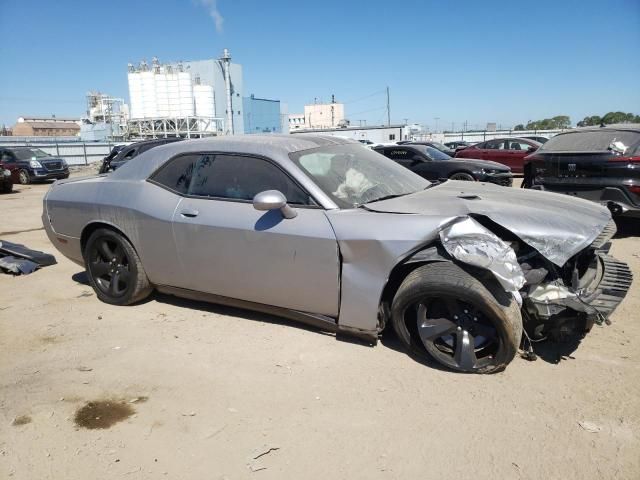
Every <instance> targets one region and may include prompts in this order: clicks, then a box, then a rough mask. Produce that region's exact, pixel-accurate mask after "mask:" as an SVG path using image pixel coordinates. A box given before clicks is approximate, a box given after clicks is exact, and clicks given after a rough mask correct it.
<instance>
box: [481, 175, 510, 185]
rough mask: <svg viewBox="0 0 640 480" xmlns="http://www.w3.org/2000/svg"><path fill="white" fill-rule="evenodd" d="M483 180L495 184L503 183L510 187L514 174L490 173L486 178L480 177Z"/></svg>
mask: <svg viewBox="0 0 640 480" xmlns="http://www.w3.org/2000/svg"><path fill="white" fill-rule="evenodd" d="M480 181H481V182H487V183H493V184H495V185H501V186H503V187H510V186H512V185H513V174H511V173H488V174H485V176H484V178H481V179H480Z"/></svg>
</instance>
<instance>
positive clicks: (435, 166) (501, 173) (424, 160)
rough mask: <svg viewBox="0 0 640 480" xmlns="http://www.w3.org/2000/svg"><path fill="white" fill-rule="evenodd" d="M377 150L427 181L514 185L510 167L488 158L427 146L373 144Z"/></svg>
mask: <svg viewBox="0 0 640 480" xmlns="http://www.w3.org/2000/svg"><path fill="white" fill-rule="evenodd" d="M374 151H376V152H378V153H381V154H382V155H384V156H385V157H388V158H390V159H391V160H394V161H395V162H397V163H399V164H400V165H402V166H403V167H406V168H408V169H409V170H411V171H412V172H414V173H417V174H418V175H420V176H421V177H423V178H426V179H427V180H440V179H443V178H450V179H451V180H465V181H479V182H489V183H495V184H497V185H504V186H511V184H512V183H513V175H512V174H511V170H510V169H509V167H505V166H504V165H501V164H499V163H495V162H489V161H486V160H471V159H460V160H458V159H454V158H451V157H450V156H449V155H447V154H445V153H442V152H441V151H440V150H436V149H435V148H433V147H428V146H425V145H413V144H408V145H395V146H391V147H389V146H387V147H374Z"/></svg>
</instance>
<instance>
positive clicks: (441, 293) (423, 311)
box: [391, 262, 522, 373]
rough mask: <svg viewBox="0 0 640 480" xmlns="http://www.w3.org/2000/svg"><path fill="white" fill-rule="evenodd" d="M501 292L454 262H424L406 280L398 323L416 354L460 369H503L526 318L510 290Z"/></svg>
mask: <svg viewBox="0 0 640 480" xmlns="http://www.w3.org/2000/svg"><path fill="white" fill-rule="evenodd" d="M496 295H497V296H498V297H499V298H500V299H499V300H498V298H496V296H494V294H493V293H491V292H490V291H489V290H488V289H487V288H486V287H485V286H484V285H483V284H482V283H481V282H480V281H479V280H478V279H476V278H474V277H472V276H471V275H469V274H468V273H467V272H465V271H464V270H463V269H462V268H460V267H459V266H457V265H455V264H453V263H450V262H438V263H432V264H428V265H424V266H422V267H419V268H417V269H416V270H414V271H413V272H411V273H410V274H409V275H408V276H407V278H405V280H404V281H403V282H402V284H401V285H400V288H399V289H398V291H397V293H396V295H395V297H394V299H393V304H392V308H391V314H392V323H393V326H394V329H395V331H396V333H397V334H398V337H399V338H400V340H401V341H402V342H403V343H404V344H405V346H406V347H407V348H408V349H409V350H410V351H412V352H413V353H416V354H418V355H424V354H428V356H429V357H430V358H431V359H433V360H435V361H436V362H438V363H439V364H441V365H443V366H445V367H447V368H450V369H452V370H456V371H459V372H473V373H494V372H498V371H500V370H503V369H504V368H505V367H506V366H507V365H508V364H509V362H511V360H513V358H514V357H515V355H516V353H517V351H518V346H519V345H520V340H521V337H522V317H521V315H520V309H519V307H518V304H517V303H516V302H515V300H514V299H513V298H512V296H511V295H510V294H507V293H505V292H501V291H499V289H496Z"/></svg>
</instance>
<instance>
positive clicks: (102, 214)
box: [45, 177, 180, 285]
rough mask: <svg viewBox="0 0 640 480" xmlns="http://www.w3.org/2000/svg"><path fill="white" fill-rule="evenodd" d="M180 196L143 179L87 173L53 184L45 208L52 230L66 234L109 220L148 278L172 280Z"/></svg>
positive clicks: (74, 234)
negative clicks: (173, 224) (78, 178)
mask: <svg viewBox="0 0 640 480" xmlns="http://www.w3.org/2000/svg"><path fill="white" fill-rule="evenodd" d="M179 198H180V197H178V196H177V195H175V194H173V193H171V192H169V191H168V190H165V189H163V188H160V187H158V186H156V185H153V184H151V183H149V182H146V181H141V180H133V181H128V180H113V179H111V178H110V177H92V178H88V179H84V180H81V181H72V182H69V183H62V184H60V185H56V184H54V187H52V188H51V190H50V192H49V194H48V195H47V198H46V200H45V210H46V213H47V214H48V217H49V219H50V221H51V227H52V230H53V233H54V234H59V235H64V236H67V237H70V238H71V239H78V240H79V239H80V237H81V235H82V232H83V231H84V229H85V228H87V227H88V226H89V225H91V224H94V223H103V224H106V225H111V226H112V227H114V228H116V229H117V230H119V231H121V232H122V233H123V234H124V235H125V236H126V237H127V238H128V239H129V241H130V242H131V243H132V245H133V246H134V248H135V249H136V251H137V253H138V255H139V256H140V260H141V261H142V264H143V265H144V268H145V270H146V272H147V275H148V277H149V279H150V280H151V282H152V283H164V284H167V285H172V284H174V283H175V282H174V281H175V278H173V279H172V277H173V276H174V275H176V274H178V272H179V269H178V268H177V258H176V257H177V255H176V249H175V242H174V239H173V234H172V228H171V219H172V216H173V212H174V211H175V208H176V205H177V204H178V201H179ZM45 226H46V225H45ZM54 245H55V242H54ZM56 246H58V245H56ZM63 253H64V252H63ZM79 253H80V256H81V252H79ZM172 280H173V281H172Z"/></svg>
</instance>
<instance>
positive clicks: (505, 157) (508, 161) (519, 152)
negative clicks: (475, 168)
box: [455, 138, 542, 173]
mask: <svg viewBox="0 0 640 480" xmlns="http://www.w3.org/2000/svg"><path fill="white" fill-rule="evenodd" d="M540 145H542V144H541V143H539V142H536V141H534V140H529V139H527V138H495V139H493V140H487V141H486V142H482V143H478V144H476V145H471V146H470V147H467V148H464V149H462V150H458V151H457V152H456V155H455V156H456V158H478V159H481V160H493V161H494V162H498V163H501V164H503V165H506V166H507V167H510V168H511V171H512V172H513V173H523V172H524V157H526V156H527V155H530V154H531V153H533V152H535V151H536V150H537V149H538V148H539V147H540Z"/></svg>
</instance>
